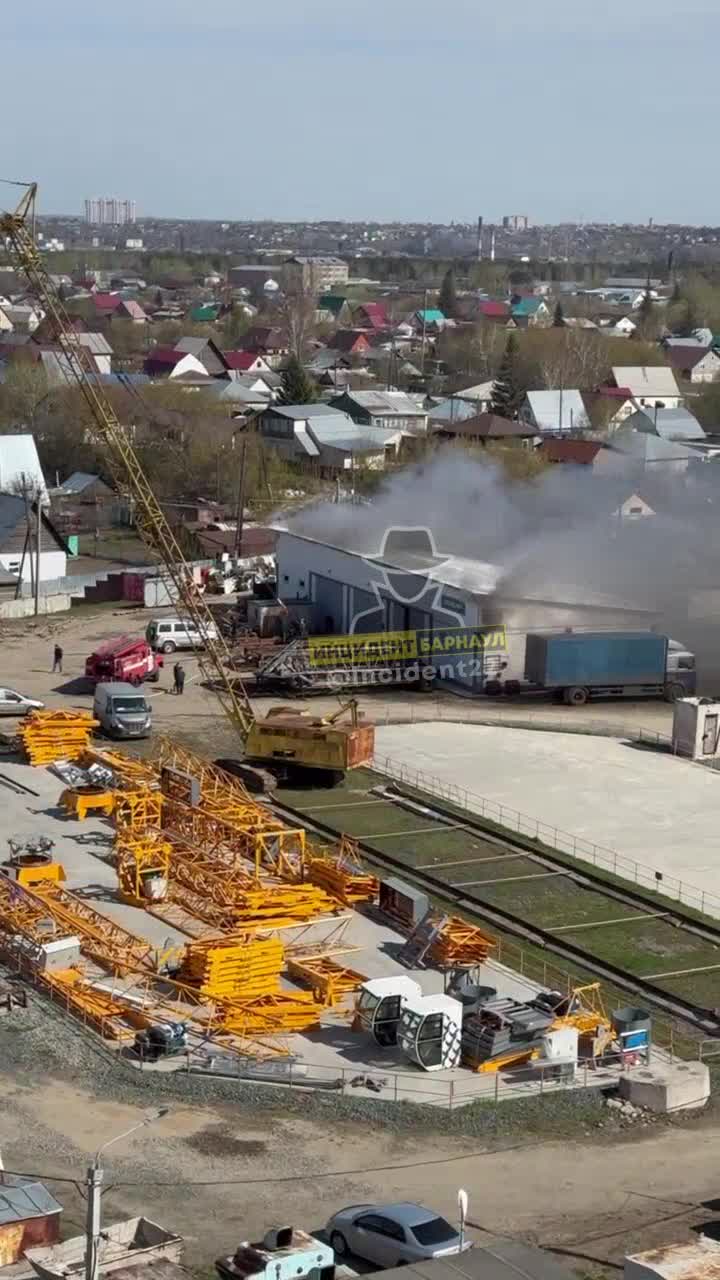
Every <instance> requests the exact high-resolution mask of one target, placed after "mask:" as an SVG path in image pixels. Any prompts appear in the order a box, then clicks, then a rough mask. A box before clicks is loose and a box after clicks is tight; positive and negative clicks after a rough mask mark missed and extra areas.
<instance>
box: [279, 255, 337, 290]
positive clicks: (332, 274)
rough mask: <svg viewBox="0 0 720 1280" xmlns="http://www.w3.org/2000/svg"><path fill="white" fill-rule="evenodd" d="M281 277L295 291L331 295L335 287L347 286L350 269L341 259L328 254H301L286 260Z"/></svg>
mask: <svg viewBox="0 0 720 1280" xmlns="http://www.w3.org/2000/svg"><path fill="white" fill-rule="evenodd" d="M283 275H284V277H285V280H286V281H287V283H288V284H289V285H290V286H291V287H294V288H296V289H297V288H301V289H314V290H315V291H316V292H317V293H332V291H333V287H334V286H335V285H339V284H347V282H348V277H349V275H350V268H349V267H348V264H347V262H343V260H342V258H335V257H332V256H331V255H329V254H322V253H314V254H303V255H296V256H295V257H293V258H288V260H287V262H285V263H284V265H283Z"/></svg>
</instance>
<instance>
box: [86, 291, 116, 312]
mask: <svg viewBox="0 0 720 1280" xmlns="http://www.w3.org/2000/svg"><path fill="white" fill-rule="evenodd" d="M92 300H93V306H94V308H95V312H96V315H98V316H102V317H107V316H110V315H112V313H113V311H115V310H116V308H117V307H119V306H120V303H121V302H122V301H123V297H122V294H120V293H101V292H99V291H98V292H97V293H94V294H93V295H92Z"/></svg>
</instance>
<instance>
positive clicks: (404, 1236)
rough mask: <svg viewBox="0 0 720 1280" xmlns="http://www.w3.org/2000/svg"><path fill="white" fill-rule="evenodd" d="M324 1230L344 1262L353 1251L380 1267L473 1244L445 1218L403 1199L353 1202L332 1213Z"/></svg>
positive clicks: (443, 1254) (422, 1259) (461, 1250)
mask: <svg viewBox="0 0 720 1280" xmlns="http://www.w3.org/2000/svg"><path fill="white" fill-rule="evenodd" d="M325 1234H326V1235H327V1238H328V1240H329V1241H330V1244H331V1246H332V1248H333V1250H334V1252H335V1257H336V1258H339V1259H340V1260H341V1261H343V1262H344V1261H345V1259H346V1257H347V1255H348V1254H351V1253H354V1254H355V1256H356V1257H358V1258H365V1259H366V1261H367V1262H374V1263H376V1264H377V1265H378V1266H379V1267H401V1266H404V1265H405V1264H407V1263H408V1262H425V1261H427V1260H429V1259H430V1258H445V1257H448V1255H451V1254H454V1253H464V1252H465V1250H466V1249H470V1248H472V1242H471V1241H470V1240H467V1239H462V1238H461V1236H460V1234H459V1232H458V1231H457V1229H456V1228H455V1227H453V1226H452V1225H451V1224H450V1223H449V1222H447V1221H446V1220H445V1218H441V1217H440V1216H439V1215H438V1214H437V1213H434V1212H433V1210H432V1209H424V1208H423V1206H422V1205H419V1204H410V1203H408V1202H405V1201H402V1202H400V1203H397V1204H352V1205H350V1206H349V1208H347V1209H340V1211H339V1212H338V1213H335V1214H333V1216H332V1218H331V1219H330V1221H329V1222H328V1224H327V1226H326V1228H325Z"/></svg>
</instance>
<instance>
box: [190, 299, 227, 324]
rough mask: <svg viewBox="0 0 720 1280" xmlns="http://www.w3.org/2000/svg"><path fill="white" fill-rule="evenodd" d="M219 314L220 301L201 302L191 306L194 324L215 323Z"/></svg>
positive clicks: (191, 318)
mask: <svg viewBox="0 0 720 1280" xmlns="http://www.w3.org/2000/svg"><path fill="white" fill-rule="evenodd" d="M219 315H220V304H219V302H201V303H199V304H198V305H197V306H196V307H191V308H190V320H191V321H192V323H193V324H214V323H215V321H216V320H217V318H218V316H219Z"/></svg>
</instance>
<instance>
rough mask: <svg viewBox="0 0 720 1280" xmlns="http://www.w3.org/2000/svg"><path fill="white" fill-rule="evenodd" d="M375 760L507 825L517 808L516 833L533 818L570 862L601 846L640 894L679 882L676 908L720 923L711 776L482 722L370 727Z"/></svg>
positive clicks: (586, 741) (653, 756)
mask: <svg viewBox="0 0 720 1280" xmlns="http://www.w3.org/2000/svg"><path fill="white" fill-rule="evenodd" d="M376 755H377V757H378V758H382V757H388V758H389V759H390V760H393V761H395V762H397V764H398V767H400V765H403V766H404V767H405V768H406V769H407V771H408V774H407V776H408V780H411V776H412V771H413V769H418V770H421V771H423V772H424V773H426V774H427V775H429V776H430V777H434V778H437V779H439V780H440V781H441V782H442V783H443V784H448V783H452V784H455V785H456V786H457V787H460V788H464V789H465V790H466V791H467V793H468V805H469V807H470V808H472V809H473V810H475V811H476V812H478V813H482V812H483V810H484V807H485V806H484V805H483V798H484V799H485V800H487V801H489V802H490V806H489V807H488V808H487V812H488V816H492V817H495V818H497V816H498V813H497V806H498V805H502V806H504V809H505V810H506V811H505V812H504V814H503V816H502V821H503V823H504V824H505V825H506V826H509V827H513V826H515V827H517V811H520V813H521V814H523V815H525V818H524V820H523V821H522V823H521V824H520V829H521V830H522V831H523V833H524V834H526V835H534V834H535V823H536V821H539V822H540V823H543V824H545V826H546V827H547V828H549V831H547V830H545V831H543V832H542V833H541V835H542V838H543V839H546V840H548V843H551V844H552V843H553V832H554V831H555V830H557V831H559V832H560V836H561V839H560V842H559V843H558V844H557V847H558V848H562V849H564V850H565V851H566V852H570V853H575V854H576V855H577V856H578V857H581V858H586V859H587V860H588V861H592V860H593V858H592V850H591V849H588V848H585V847H583V845H584V842H588V843H591V844H594V845H598V846H601V847H602V848H603V849H604V850H605V851H606V853H605V856H604V858H601V860H600V865H603V866H605V867H609V868H610V869H613V854H617V855H618V859H617V863H616V869H617V872H618V874H619V875H622V876H625V877H626V878H627V879H631V880H632V879H634V878H635V864H637V865H638V867H639V868H640V872H639V873H638V880H639V882H640V883H642V884H643V885H644V886H645V887H646V888H647V887H655V872H656V871H659V872H661V873H662V875H663V877H664V879H665V883H664V885H663V886H662V887H663V888H664V890H665V892H666V893H667V894H668V895H669V896H670V897H677V896H679V895H678V883H682V884H684V885H686V886H688V892H687V893H686V892H683V894H682V901H683V902H685V903H687V904H688V905H692V906H695V907H700V908H701V909H704V910H705V911H707V912H708V913H709V914H712V915H716V916H718V917H720V859H718V856H717V821H716V816H715V815H716V810H717V804H718V800H719V799H720V774H719V773H716V772H713V771H711V770H709V769H704V768H701V767H700V766H698V765H694V764H692V763H690V762H689V761H686V760H680V759H678V758H677V757H675V756H672V755H666V754H662V753H655V752H653V751H648V750H639V749H638V748H636V747H633V746H632V745H631V744H630V743H629V742H626V741H622V740H616V739H613V738H605V737H602V738H601V737H584V736H581V735H575V734H573V735H567V734H562V733H543V732H539V731H528V730H522V729H505V728H500V727H497V728H495V727H489V726H482V725H459V724H458V725H449V724H432V725H430V724H422V725H420V724H416V725H413V727H412V728H405V727H403V726H400V725H395V726H392V725H391V726H388V727H386V728H385V727H383V728H378V729H377V730H376ZM563 833H564V834H563ZM573 837H577V838H578V840H579V843H578V844H577V846H576V847H575V846H574V842H573ZM623 858H625V859H627V861H625V862H624V861H623ZM703 894H704V895H705V898H704V900H703Z"/></svg>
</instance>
